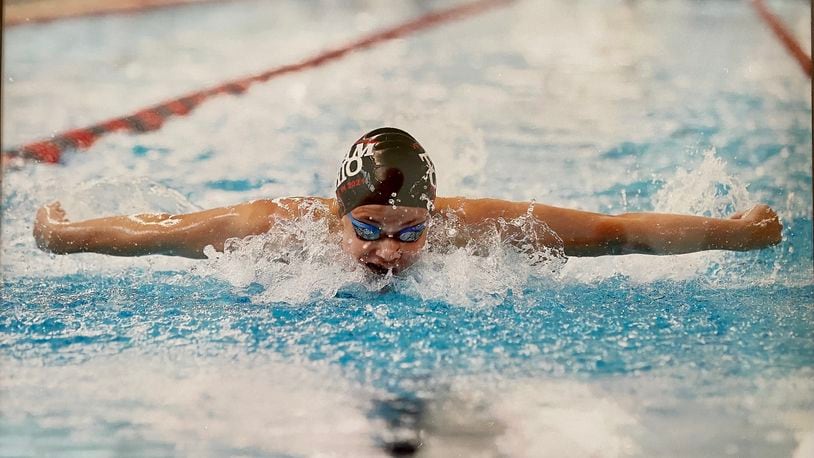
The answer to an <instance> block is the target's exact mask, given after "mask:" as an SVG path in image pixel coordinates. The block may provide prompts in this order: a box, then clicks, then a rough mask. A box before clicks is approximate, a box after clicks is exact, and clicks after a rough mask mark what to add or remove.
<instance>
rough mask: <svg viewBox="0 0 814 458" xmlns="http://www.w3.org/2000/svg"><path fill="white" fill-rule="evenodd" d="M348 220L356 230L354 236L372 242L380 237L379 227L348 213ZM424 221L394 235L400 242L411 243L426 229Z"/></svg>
mask: <svg viewBox="0 0 814 458" xmlns="http://www.w3.org/2000/svg"><path fill="white" fill-rule="evenodd" d="M348 216H349V217H350V222H351V224H352V225H353V230H354V231H356V236H357V237H359V238H360V239H362V240H365V241H367V242H374V241H376V240H379V239H381V238H382V230H381V228H379V227H377V226H374V225H372V224H368V223H365V222H363V221H359V220H358V219H356V218H354V217H353V216H352V215H350V214H348ZM426 227H427V225H426V223H421V224H416V225H415V226H410V227H406V228H404V229H402V230H400V231H399V232H398V233H397V234H395V237H396V238H398V239H399V240H400V241H402V242H407V243H412V242H415V241H418V239H419V238H421V234H422V233H424V229H426Z"/></svg>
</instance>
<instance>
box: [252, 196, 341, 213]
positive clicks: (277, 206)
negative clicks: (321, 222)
mask: <svg viewBox="0 0 814 458" xmlns="http://www.w3.org/2000/svg"><path fill="white" fill-rule="evenodd" d="M248 205H251V206H252V207H253V208H254V209H255V211H257V212H258V213H263V214H265V215H267V216H274V217H279V218H286V219H294V218H300V217H304V216H312V217H317V218H328V217H333V216H335V215H336V214H338V210H337V203H336V199H335V198H329V197H313V196H307V197H297V196H291V197H277V198H274V199H258V200H253V201H251V202H249V203H248Z"/></svg>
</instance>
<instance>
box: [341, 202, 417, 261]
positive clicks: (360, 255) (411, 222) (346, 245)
mask: <svg viewBox="0 0 814 458" xmlns="http://www.w3.org/2000/svg"><path fill="white" fill-rule="evenodd" d="M351 214H352V215H353V217H354V218H355V219H357V220H359V221H362V222H365V223H368V224H372V225H373V226H376V227H379V228H380V229H381V230H382V236H381V238H380V239H379V240H374V241H366V240H362V239H360V238H359V237H358V236H357V235H356V231H355V230H354V229H353V225H352V224H351V220H350V218H349V217H348V215H345V216H343V217H342V248H343V249H344V250H345V251H346V252H347V253H349V254H350V255H351V256H353V258H354V259H356V260H357V261H359V262H360V263H362V264H364V265H366V266H367V267H368V268H370V269H371V270H373V271H374V272H377V273H385V272H386V271H387V270H389V269H392V270H393V273H398V272H400V271H402V270H404V269H406V268H408V267H410V266H411V265H413V263H414V262H415V261H416V260H417V259H418V256H419V254H420V253H421V250H422V249H423V248H424V246H425V245H426V244H427V230H426V229H425V230H424V232H423V233H422V234H421V237H419V238H418V240H416V241H415V242H402V241H401V240H399V238H398V236H397V235H396V234H398V232H399V231H400V230H402V229H405V228H408V227H411V226H415V225H416V224H420V223H424V222H427V219H428V218H429V216H430V212H429V211H427V210H426V209H424V208H413V207H393V206H391V205H362V206H360V207H356V208H354V209H353V211H352V212H351ZM390 235H392V236H393V237H388V236H390Z"/></svg>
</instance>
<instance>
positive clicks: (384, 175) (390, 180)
mask: <svg viewBox="0 0 814 458" xmlns="http://www.w3.org/2000/svg"><path fill="white" fill-rule="evenodd" d="M336 198H337V202H338V203H339V206H340V212H341V214H342V215H343V216H344V215H345V214H347V213H348V212H350V211H351V210H353V209H354V208H356V207H359V206H361V205H398V206H406V207H419V208H430V207H431V205H432V202H433V201H434V200H435V166H434V165H433V163H432V161H431V160H430V157H429V155H428V154H427V153H426V152H425V151H424V148H422V147H421V145H420V144H419V143H418V141H416V139H415V138H413V136H412V135H410V134H408V133H407V132H405V131H403V130H400V129H396V128H393V127H382V128H380V129H376V130H373V131H370V132H368V133H367V134H365V135H364V136H362V138H360V139H359V140H357V141H356V142H355V143H354V144H353V146H351V148H350V151H348V154H347V155H345V157H344V158H343V159H342V164H341V165H340V167H339V174H338V175H337V178H336Z"/></svg>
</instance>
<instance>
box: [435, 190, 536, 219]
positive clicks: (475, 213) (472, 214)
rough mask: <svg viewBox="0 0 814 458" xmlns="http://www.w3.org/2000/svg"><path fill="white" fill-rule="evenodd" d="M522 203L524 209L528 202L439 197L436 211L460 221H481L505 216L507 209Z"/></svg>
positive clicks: (436, 202)
mask: <svg viewBox="0 0 814 458" xmlns="http://www.w3.org/2000/svg"><path fill="white" fill-rule="evenodd" d="M518 205H521V206H522V207H523V210H524V211H525V209H526V208H527V207H528V203H518V202H510V201H506V200H500V199H490V198H472V197H460V196H459V197H437V198H436V199H435V211H436V212H437V213H439V214H442V215H454V216H455V217H456V218H458V219H459V220H460V221H463V222H469V223H479V222H483V221H484V220H487V219H491V218H498V217H502V216H504V214H505V213H506V211H507V210H514V208H513V207H515V206H518Z"/></svg>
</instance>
